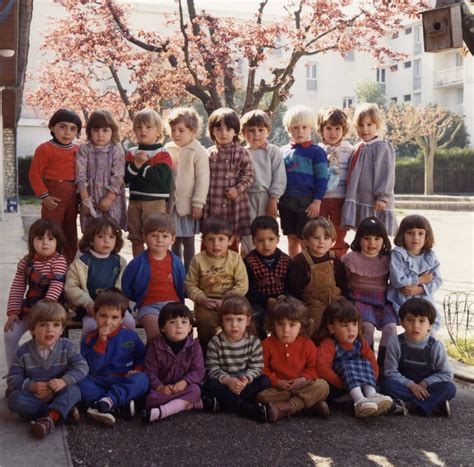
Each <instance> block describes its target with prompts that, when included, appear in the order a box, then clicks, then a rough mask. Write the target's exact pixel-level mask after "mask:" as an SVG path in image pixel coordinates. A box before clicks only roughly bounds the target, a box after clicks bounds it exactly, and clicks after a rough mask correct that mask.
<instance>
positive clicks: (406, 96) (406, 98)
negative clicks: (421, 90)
mask: <svg viewBox="0 0 474 467" xmlns="http://www.w3.org/2000/svg"><path fill="white" fill-rule="evenodd" d="M403 101H404V102H410V101H411V94H405V95H404V96H403Z"/></svg>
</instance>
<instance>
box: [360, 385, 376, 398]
mask: <svg viewBox="0 0 474 467" xmlns="http://www.w3.org/2000/svg"><path fill="white" fill-rule="evenodd" d="M362 392H363V393H364V394H365V397H371V396H375V394H377V391H376V390H375V388H374V387H373V386H371V385H370V384H364V385H363V386H362Z"/></svg>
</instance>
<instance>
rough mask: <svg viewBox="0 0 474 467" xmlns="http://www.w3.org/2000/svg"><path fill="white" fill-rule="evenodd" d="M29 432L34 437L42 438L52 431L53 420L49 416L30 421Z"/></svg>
mask: <svg viewBox="0 0 474 467" xmlns="http://www.w3.org/2000/svg"><path fill="white" fill-rule="evenodd" d="M30 426H31V433H32V435H33V436H34V437H35V438H38V439H43V438H44V437H45V436H46V435H48V434H49V433H52V432H53V431H54V422H53V419H52V418H51V417H49V416H48V417H40V418H37V419H36V420H33V421H32V422H30Z"/></svg>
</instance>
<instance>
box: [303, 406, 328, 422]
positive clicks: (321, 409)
mask: <svg viewBox="0 0 474 467" xmlns="http://www.w3.org/2000/svg"><path fill="white" fill-rule="evenodd" d="M306 413H308V414H310V415H314V416H316V417H320V418H324V419H325V420H326V419H328V418H329V407H328V404H327V402H326V401H318V402H316V404H314V405H313V406H311V407H309V408H308V409H307V410H306Z"/></svg>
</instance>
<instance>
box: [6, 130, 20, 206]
mask: <svg viewBox="0 0 474 467" xmlns="http://www.w3.org/2000/svg"><path fill="white" fill-rule="evenodd" d="M15 154H16V151H15V131H14V130H13V129H12V128H4V129H3V192H4V196H5V203H6V200H7V198H15V197H16V194H17V185H16V183H17V177H16V155H15Z"/></svg>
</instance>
